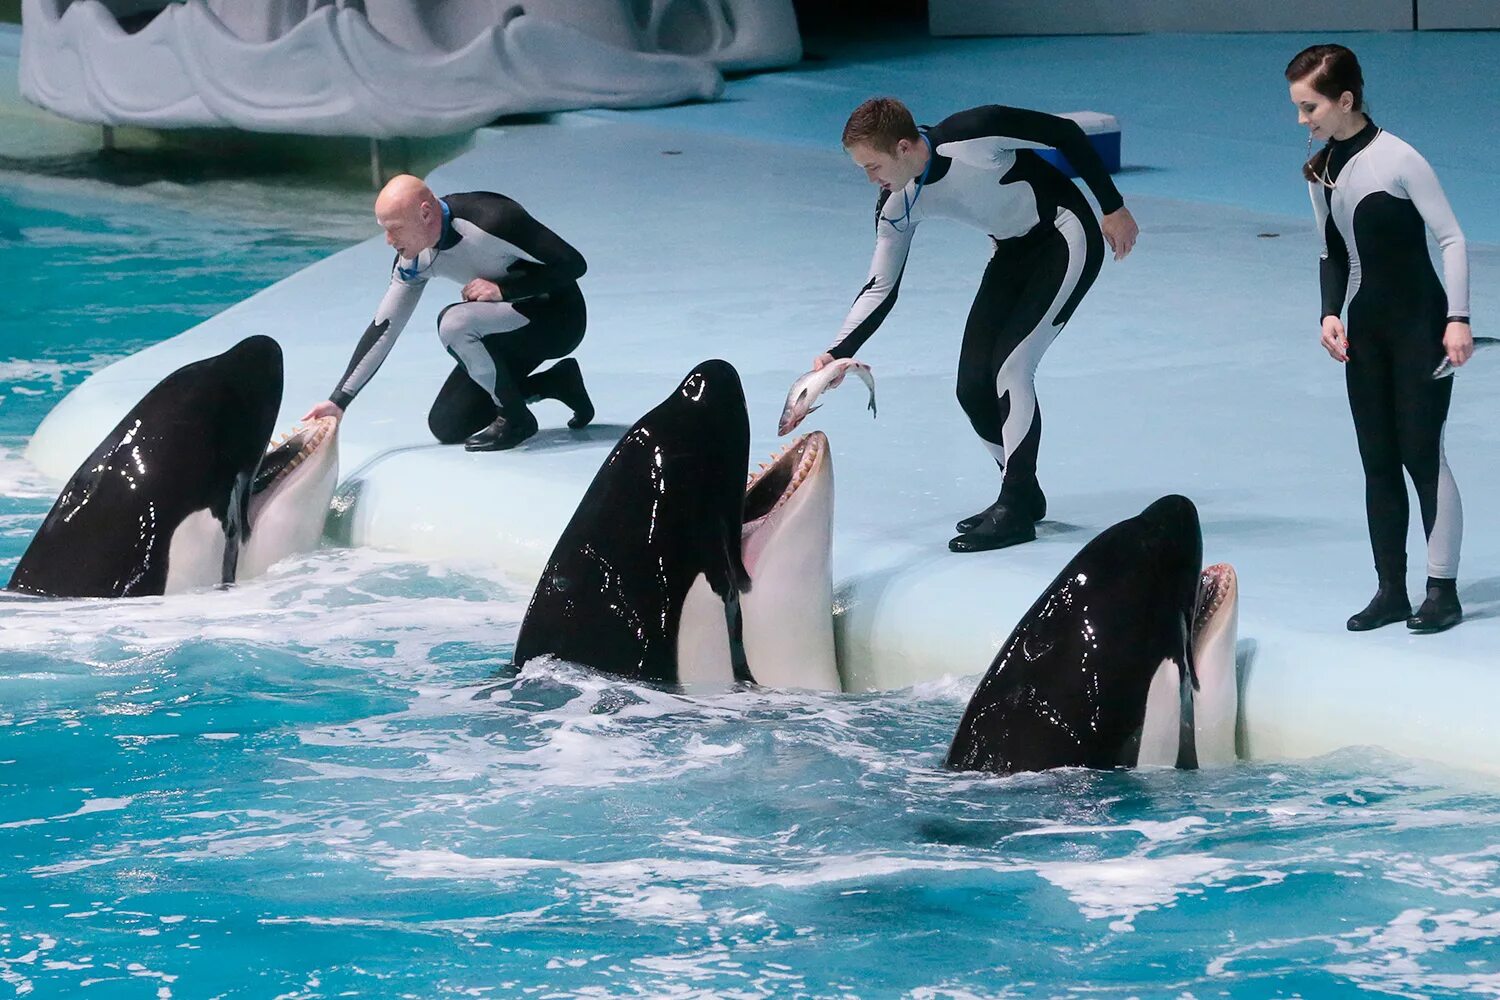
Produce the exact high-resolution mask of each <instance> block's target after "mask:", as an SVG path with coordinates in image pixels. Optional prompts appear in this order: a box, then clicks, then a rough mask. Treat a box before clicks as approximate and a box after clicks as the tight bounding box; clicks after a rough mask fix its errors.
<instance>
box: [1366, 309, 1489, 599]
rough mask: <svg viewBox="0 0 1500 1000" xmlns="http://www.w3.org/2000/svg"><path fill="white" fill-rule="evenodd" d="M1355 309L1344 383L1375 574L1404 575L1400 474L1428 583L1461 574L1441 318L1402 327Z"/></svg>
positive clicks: (1449, 384)
mask: <svg viewBox="0 0 1500 1000" xmlns="http://www.w3.org/2000/svg"><path fill="white" fill-rule="evenodd" d="M1369 312H1370V311H1369V310H1358V309H1354V308H1351V310H1350V323H1349V361H1348V363H1347V365H1346V366H1345V372H1344V376H1345V383H1346V385H1347V387H1348V390H1349V411H1350V413H1351V414H1352V415H1353V417H1354V430H1355V436H1356V438H1357V440H1358V442H1359V457H1360V461H1361V463H1362V464H1363V466H1364V472H1365V513H1366V516H1367V517H1368V519H1369V527H1370V547H1371V549H1372V551H1373V553H1374V557H1375V571H1376V573H1377V575H1378V576H1379V577H1380V578H1381V579H1382V580H1388V579H1402V578H1404V577H1405V574H1406V531H1407V525H1408V523H1409V518H1410V509H1409V505H1408V502H1407V495H1406V483H1405V481H1404V479H1403V477H1402V471H1403V469H1404V470H1405V472H1406V475H1408V476H1410V477H1411V481H1412V485H1413V486H1414V487H1415V488H1416V493H1417V504H1418V507H1419V508H1420V510H1421V514H1422V528H1423V531H1424V533H1425V535H1426V537H1427V542H1428V575H1429V576H1432V577H1438V578H1444V579H1452V578H1453V577H1455V576H1456V575H1457V572H1458V549H1459V539H1460V536H1461V534H1462V517H1463V514H1462V509H1461V507H1460V506H1459V502H1458V491H1457V488H1456V487H1454V486H1453V485H1452V483H1453V478H1452V474H1451V473H1450V472H1449V471H1448V467H1447V460H1446V458H1445V457H1444V455H1443V427H1444V424H1445V423H1446V421H1447V419H1448V406H1449V402H1450V401H1451V399H1452V396H1453V379H1451V378H1442V379H1433V378H1432V371H1433V369H1434V368H1435V367H1436V366H1437V364H1438V362H1439V361H1441V360H1442V358H1443V353H1444V352H1443V343H1442V336H1443V326H1444V318H1443V317H1441V316H1436V317H1434V318H1431V319H1429V320H1428V321H1426V322H1421V321H1413V322H1410V323H1401V322H1400V319H1401V317H1399V316H1397V317H1394V321H1393V318H1392V317H1390V316H1389V315H1387V316H1375V315H1370V314H1369Z"/></svg>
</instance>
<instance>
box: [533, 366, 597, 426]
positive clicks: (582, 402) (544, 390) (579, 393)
mask: <svg viewBox="0 0 1500 1000" xmlns="http://www.w3.org/2000/svg"><path fill="white" fill-rule="evenodd" d="M527 386H528V388H530V389H531V390H532V391H533V392H535V393H536V394H537V395H539V396H545V397H546V398H548V399H555V400H557V401H558V402H559V403H561V404H563V405H564V406H566V407H567V408H568V409H570V410H572V411H573V416H572V418H571V419H569V420H568V426H569V427H571V428H573V429H574V430H575V431H576V430H578V429H579V428H580V427H587V426H588V425H589V421H591V420H593V419H594V402H593V400H591V399H589V391H588V390H587V389H585V388H584V386H583V370H582V369H580V368H579V367H578V359H577V358H563V359H562V360H561V361H559V362H558V363H557V364H555V365H553V366H552V367H551V368H548V369H547V370H546V371H544V372H541V373H539V374H537V375H533V376H532V377H531V378H530V379H528V380H527Z"/></svg>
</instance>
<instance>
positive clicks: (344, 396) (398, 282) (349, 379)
mask: <svg viewBox="0 0 1500 1000" xmlns="http://www.w3.org/2000/svg"><path fill="white" fill-rule="evenodd" d="M400 263H401V262H400V261H399V260H398V261H397V264H398V265H399V264H400ZM426 284H427V282H426V279H425V278H424V279H422V280H418V281H405V280H403V279H402V278H401V275H400V272H399V271H395V270H393V271H392V273H391V284H390V287H389V288H387V289H386V290H385V296H384V298H382V299H381V300H380V306H379V308H377V309H376V310H375V319H374V320H373V321H371V323H370V325H369V326H368V327H367V328H366V329H365V332H364V335H363V336H362V337H360V338H359V344H358V346H356V347H355V348H354V356H353V357H351V358H350V359H349V367H348V368H346V369H345V370H344V377H343V378H341V379H339V384H338V387H337V388H336V389H334V390H333V392H332V393H331V394H330V395H329V397H328V398H329V399H330V400H332V401H333V402H334V403H337V404H338V406H339V408H340V409H348V407H349V404H350V403H351V402H353V401H354V397H355V396H357V395H358V394H359V391H360V390H361V389H363V388H364V387H365V385H366V383H368V382H369V381H370V379H371V378H373V377H374V376H375V372H376V371H378V370H379V368H380V365H381V363H382V362H384V361H385V359H386V355H388V354H390V353H391V347H392V346H393V345H394V344H395V343H396V338H397V337H399V336H401V331H402V329H404V328H405V326H406V323H407V320H409V319H411V314H412V311H413V310H415V309H416V308H417V302H418V300H420V299H421V298H422V289H423V288H424V287H425V286H426Z"/></svg>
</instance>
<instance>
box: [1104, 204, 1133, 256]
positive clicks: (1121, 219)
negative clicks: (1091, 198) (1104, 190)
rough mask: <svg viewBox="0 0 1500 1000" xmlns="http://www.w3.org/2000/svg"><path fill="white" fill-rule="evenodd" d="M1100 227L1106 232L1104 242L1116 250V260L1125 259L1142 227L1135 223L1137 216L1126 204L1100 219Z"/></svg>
mask: <svg viewBox="0 0 1500 1000" xmlns="http://www.w3.org/2000/svg"><path fill="white" fill-rule="evenodd" d="M1099 229H1100V230H1101V231H1102V232H1103V233H1104V242H1106V243H1108V244H1109V248H1110V249H1111V250H1113V251H1114V252H1115V260H1124V259H1125V255H1126V254H1128V253H1130V251H1131V248H1132V247H1134V246H1135V238H1136V237H1137V236H1139V235H1140V234H1141V227H1140V226H1137V225H1136V224H1135V217H1134V216H1132V215H1131V214H1130V209H1128V208H1126V207H1125V206H1124V205H1121V206H1120V207H1119V208H1117V209H1115V210H1114V211H1113V212H1110V213H1109V214H1108V215H1106V216H1105V217H1104V218H1102V219H1100V220H1099Z"/></svg>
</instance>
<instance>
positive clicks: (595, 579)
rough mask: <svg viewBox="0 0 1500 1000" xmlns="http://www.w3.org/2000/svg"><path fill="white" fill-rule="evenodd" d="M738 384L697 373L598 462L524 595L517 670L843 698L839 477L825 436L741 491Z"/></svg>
mask: <svg viewBox="0 0 1500 1000" xmlns="http://www.w3.org/2000/svg"><path fill="white" fill-rule="evenodd" d="M749 449H750V430H749V418H748V414H747V412H746V408H745V397H744V391H743V387H742V386H741V384H740V379H739V374H738V373H737V372H736V371H735V370H734V367H733V366H732V365H730V364H729V363H728V362H725V361H720V360H712V361H705V362H704V363H703V364H700V365H699V366H697V367H696V368H694V369H693V371H692V372H691V373H689V374H688V376H687V377H686V378H685V379H684V380H683V381H682V383H681V384H680V385H679V386H678V387H677V389H676V390H674V391H673V392H672V394H671V395H669V396H668V397H667V398H666V400H664V401H663V402H662V403H661V404H660V405H658V406H656V407H655V408H654V409H652V410H651V411H650V412H649V413H647V414H646V415H645V416H644V417H642V418H641V419H640V420H639V421H637V422H636V423H635V424H634V425H633V426H632V427H631V428H630V430H629V431H627V432H626V434H625V435H624V437H623V438H622V439H621V440H620V442H619V444H618V445H616V447H615V449H614V450H613V451H612V452H611V453H610V454H609V456H608V457H607V458H606V459H605V460H604V463H603V465H602V466H601V467H600V469H599V471H598V473H597V474H596V475H595V477H594V480H593V482H592V483H591V484H590V485H589V488H588V490H587V491H586V492H585V494H584V496H583V499H582V500H581V501H580V503H579V505H578V508H577V509H576V510H575V511H574V514H573V517H572V519H571V520H570V521H569V522H568V526H567V528H566V529H565V530H564V531H563V533H562V536H561V537H560V538H559V539H558V542H557V545H556V546H555V547H554V549H553V551H552V555H551V558H550V560H549V562H548V564H547V567H546V569H545V571H544V572H543V574H542V578H541V580H540V582H539V583H538V584H537V587H536V590H535V592H534V593H533V594H532V598H531V603H530V605H529V606H528V608H527V611H526V615H525V618H524V619H523V620H522V623H521V632H520V635H519V636H518V637H517V640H516V651H515V657H514V659H513V664H514V665H515V666H516V667H521V666H524V665H525V664H526V663H527V662H528V661H530V660H532V659H534V658H536V657H539V656H552V657H555V658H557V659H560V660H566V661H568V662H571V663H575V664H578V665H581V666H585V667H589V668H592V669H595V670H600V671H603V672H606V673H612V674H616V675H619V676H621V677H625V678H627V679H631V680H639V681H646V682H651V683H658V684H665V685H674V686H685V687H698V686H722V685H728V684H733V683H735V682H754V683H761V684H771V685H776V686H782V687H806V688H817V689H825V690H837V689H838V686H839V683H838V668H837V665H836V663H835V661H834V646H833V613H832V603H833V597H832V578H831V570H830V554H831V547H832V526H833V466H832V456H831V455H830V453H829V447H828V439H827V437H826V436H824V435H823V434H822V433H821V432H813V433H811V434H806V435H803V436H801V437H799V438H797V439H796V440H795V441H794V442H792V443H791V444H790V445H788V446H787V447H786V448H785V449H784V450H783V451H782V452H781V453H780V454H779V455H777V456H775V457H774V458H773V460H772V461H771V462H770V463H768V464H767V465H765V466H763V467H762V468H761V469H760V471H759V472H757V473H755V474H754V475H751V476H750V477H749V480H748V482H747V481H746V478H745V467H746V465H747V464H748V460H749Z"/></svg>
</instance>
